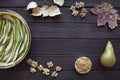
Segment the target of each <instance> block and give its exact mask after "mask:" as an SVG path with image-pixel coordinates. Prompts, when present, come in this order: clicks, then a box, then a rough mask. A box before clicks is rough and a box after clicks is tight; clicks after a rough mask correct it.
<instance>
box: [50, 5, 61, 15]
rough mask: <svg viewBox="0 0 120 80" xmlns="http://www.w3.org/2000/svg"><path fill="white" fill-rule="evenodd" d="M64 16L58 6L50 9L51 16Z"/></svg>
mask: <svg viewBox="0 0 120 80" xmlns="http://www.w3.org/2000/svg"><path fill="white" fill-rule="evenodd" d="M60 14H62V13H61V11H60V9H59V8H58V7H57V6H51V7H49V16H50V17H54V16H56V15H60Z"/></svg>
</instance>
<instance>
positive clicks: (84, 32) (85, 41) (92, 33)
mask: <svg viewBox="0 0 120 80" xmlns="http://www.w3.org/2000/svg"><path fill="white" fill-rule="evenodd" d="M30 1H31V0H0V9H10V10H13V11H16V12H17V13H19V14H20V15H21V16H23V17H24V18H25V19H26V21H27V22H28V24H29V27H30V30H31V33H32V45H31V48H30V51H29V53H28V55H27V57H26V58H25V59H24V61H22V62H21V63H20V64H19V65H17V66H15V67H13V68H10V69H6V70H0V80H120V24H118V28H116V29H114V30H110V29H109V28H108V27H107V26H105V27H101V28H98V27H96V18H97V16H95V15H93V14H91V12H90V10H91V8H92V7H93V6H94V4H95V3H99V2H100V0H77V1H83V2H85V7H86V8H87V10H88V12H89V13H88V15H87V17H85V18H84V19H81V18H80V17H73V16H71V12H70V11H69V6H70V5H72V4H74V3H75V2H76V1H75V0H65V4H64V6H63V7H60V9H61V12H62V15H60V16H57V17H54V18H42V17H32V16H30V15H29V14H30V13H29V12H27V11H25V8H26V6H27V4H28V3H29V2H30ZM34 1H36V2H38V4H39V6H41V5H44V4H48V5H52V4H53V2H52V1H51V0H47V2H46V3H44V0H34ZM108 2H110V3H111V4H112V5H113V6H114V7H115V8H116V9H117V10H120V0H108ZM119 23H120V22H119ZM108 40H111V41H112V43H113V46H114V49H115V54H116V57H117V63H116V64H115V66H114V67H112V68H109V69H107V68H104V67H102V66H101V64H100V55H101V54H102V52H103V50H104V47H105V44H106V42H107V41H108ZM80 56H87V57H89V58H90V59H91V60H92V63H93V67H92V70H91V71H90V72H89V73H88V74H85V75H80V74H78V73H77V72H76V71H75V69H74V62H75V60H76V58H78V57H80ZM29 57H30V58H32V59H34V60H37V61H39V62H40V63H42V64H43V65H44V66H45V65H46V62H47V61H53V62H54V64H55V65H60V66H62V68H63V70H62V71H61V72H60V73H59V76H58V78H51V77H50V76H48V77H47V76H44V75H42V74H41V73H40V72H37V73H35V74H31V73H30V72H29V68H30V66H29V65H28V64H27V63H26V60H27V59H28V58H29Z"/></svg>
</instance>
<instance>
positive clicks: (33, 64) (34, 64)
mask: <svg viewBox="0 0 120 80" xmlns="http://www.w3.org/2000/svg"><path fill="white" fill-rule="evenodd" d="M31 66H32V67H34V68H36V67H37V66H38V62H37V61H34V60H33V61H32V63H31Z"/></svg>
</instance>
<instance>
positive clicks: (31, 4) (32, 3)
mask: <svg viewBox="0 0 120 80" xmlns="http://www.w3.org/2000/svg"><path fill="white" fill-rule="evenodd" d="M37 6H38V5H37V3H36V2H34V1H31V2H29V4H28V5H27V10H29V9H33V8H36V7H37Z"/></svg>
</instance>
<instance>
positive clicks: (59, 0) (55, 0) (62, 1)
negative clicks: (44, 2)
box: [53, 0, 64, 6]
mask: <svg viewBox="0 0 120 80" xmlns="http://www.w3.org/2000/svg"><path fill="white" fill-rule="evenodd" d="M53 2H54V3H55V4H57V5H59V6H62V5H63V4H64V0H53Z"/></svg>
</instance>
